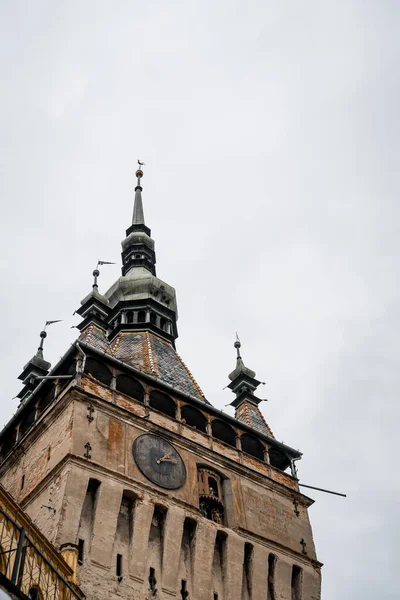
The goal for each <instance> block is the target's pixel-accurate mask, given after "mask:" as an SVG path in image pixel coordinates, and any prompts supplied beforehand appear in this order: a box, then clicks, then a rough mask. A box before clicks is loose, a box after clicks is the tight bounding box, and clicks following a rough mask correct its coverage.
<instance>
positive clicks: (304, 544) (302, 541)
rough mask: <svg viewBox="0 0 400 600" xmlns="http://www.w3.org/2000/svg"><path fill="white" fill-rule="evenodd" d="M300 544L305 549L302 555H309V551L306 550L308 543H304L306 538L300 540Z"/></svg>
mask: <svg viewBox="0 0 400 600" xmlns="http://www.w3.org/2000/svg"><path fill="white" fill-rule="evenodd" d="M300 544H301V545H302V547H303V549H302V551H301V553H302V554H307V550H306V546H307V544H306V542H305V541H304V538H301V540H300Z"/></svg>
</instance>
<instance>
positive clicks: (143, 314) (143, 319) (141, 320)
mask: <svg viewBox="0 0 400 600" xmlns="http://www.w3.org/2000/svg"><path fill="white" fill-rule="evenodd" d="M137 320H138V323H145V322H146V311H145V310H139V312H138V318H137Z"/></svg>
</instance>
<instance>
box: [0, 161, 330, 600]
mask: <svg viewBox="0 0 400 600" xmlns="http://www.w3.org/2000/svg"><path fill="white" fill-rule="evenodd" d="M136 177H137V185H136V188H135V200H134V210H133V218H132V224H131V225H130V226H129V228H128V229H127V231H126V236H125V238H124V240H123V242H122V274H121V276H120V277H119V279H118V280H117V281H116V282H115V283H114V285H112V286H111V288H110V289H109V290H108V291H107V292H105V293H104V294H102V293H100V291H99V287H98V278H99V274H100V273H99V271H98V269H96V270H95V271H94V273H93V275H94V283H93V286H92V289H91V291H90V293H89V294H88V295H87V296H86V297H85V298H84V299H83V300H82V302H81V306H80V307H79V309H78V311H77V312H78V314H79V315H80V316H81V318H82V320H81V323H80V325H79V326H78V328H79V330H80V335H79V338H78V339H77V340H76V342H75V343H74V344H72V346H71V347H70V348H69V349H68V350H67V351H66V353H65V354H64V356H63V357H62V358H61V360H60V361H59V362H58V363H57V364H56V365H55V366H54V367H53V368H51V365H50V363H48V362H47V361H46V360H45V359H44V348H43V341H44V337H45V335H42V341H41V344H40V348H39V351H38V353H37V354H36V355H35V356H34V357H33V358H32V359H31V361H30V362H29V363H27V365H26V366H25V367H24V370H23V372H22V374H21V379H22V380H23V384H24V386H23V389H22V391H21V392H20V394H19V397H20V399H21V404H20V407H19V409H18V411H17V412H16V414H15V415H14V417H13V418H12V419H11V421H10V422H9V423H8V424H7V425H6V426H5V427H4V429H3V431H2V432H1V434H0V445H1V449H0V481H1V483H2V484H3V485H4V486H5V487H6V488H7V490H8V491H9V492H10V493H11V494H12V495H13V496H14V497H15V499H16V500H17V501H18V502H20V503H21V505H22V507H23V508H24V509H25V511H26V512H27V513H28V514H29V515H30V516H31V517H32V519H33V520H34V522H35V524H36V525H37V526H38V527H39V528H40V529H41V531H42V532H43V533H44V534H45V535H46V536H47V538H48V539H49V540H50V541H51V542H53V544H54V545H55V546H56V547H57V548H60V549H61V551H62V552H63V554H64V556H65V557H66V558H67V560H68V562H69V564H70V566H71V567H72V568H73V569H74V571H75V573H76V577H77V581H78V583H79V585H80V587H81V589H82V590H83V592H84V593H85V594H86V596H87V599H88V600H105V599H106V598H107V599H110V600H112V599H117V598H123V599H126V600H128V599H129V600H145V599H146V600H152V599H160V600H161V599H173V598H176V599H178V600H182V599H183V600H185V599H187V600H317V599H319V598H320V568H321V563H319V562H318V560H317V558H316V553H315V548H314V542H313V537H312V531H311V526H310V522H309V518H308V509H309V507H310V506H311V505H312V503H313V500H311V499H310V498H309V497H307V496H305V495H304V494H302V493H301V492H300V489H299V484H298V480H297V476H296V469H295V466H294V465H295V461H297V460H299V459H300V458H301V453H300V452H299V451H298V450H295V449H294V448H292V447H290V446H288V445H285V444H283V443H281V442H279V441H277V440H276V438H275V437H274V435H273V433H272V431H271V429H270V427H269V425H268V424H267V422H266V421H265V418H264V416H263V414H262V413H261V411H260V408H259V403H260V402H261V400H260V399H259V398H258V397H257V396H256V390H257V387H258V386H259V384H260V381H258V380H257V378H256V374H255V372H254V371H252V370H251V369H249V368H248V367H246V366H245V364H244V362H243V359H242V357H241V350H240V348H241V345H240V342H239V340H237V341H236V342H235V348H236V352H237V356H236V364H235V368H234V370H233V371H232V373H231V374H230V375H229V378H230V383H229V386H228V387H229V388H230V389H231V391H232V392H233V394H234V399H233V401H232V405H233V406H234V408H235V416H234V417H232V416H229V415H227V414H225V413H223V412H221V411H220V410H218V409H216V408H215V407H214V406H213V405H212V404H211V402H210V401H209V400H208V399H206V398H205V396H204V394H203V392H202V391H201V389H200V387H199V385H198V384H197V382H196V380H195V379H194V377H193V376H192V374H191V372H190V371H189V369H188V368H187V366H186V365H185V363H184V362H183V360H182V359H181V357H180V356H179V354H178V353H177V351H176V347H175V341H176V339H177V337H178V329H177V320H178V312H177V303H176V295H175V289H174V288H173V287H172V286H170V285H169V284H167V283H165V282H164V281H162V280H161V279H159V278H158V277H157V274H156V254H155V244H154V240H153V238H152V237H151V231H150V229H149V227H148V226H147V225H146V224H145V219H144V211H143V202H142V183H141V182H142V178H143V171H142V170H141V168H140V169H138V171H137V172H136ZM42 592H43V597H45V591H44V590H42Z"/></svg>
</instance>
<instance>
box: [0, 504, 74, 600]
mask: <svg viewBox="0 0 400 600" xmlns="http://www.w3.org/2000/svg"><path fill="white" fill-rule="evenodd" d="M9 508H10V510H8V507H7V505H5V506H3V507H1V506H0V572H1V573H2V574H3V575H4V576H5V577H6V578H7V579H8V580H9V581H10V582H11V583H12V584H13V585H15V586H16V587H17V588H18V590H19V591H21V592H22V593H23V594H25V596H27V597H28V598H30V599H31V600H83V598H84V597H83V596H82V595H81V594H80V593H79V591H78V590H77V589H76V588H75V587H74V585H73V584H72V583H71V582H69V581H68V580H67V579H66V578H65V576H64V575H63V574H62V573H61V572H60V570H59V568H57V564H56V563H57V562H59V561H60V558H58V561H57V559H56V560H52V558H54V557H52V556H51V554H52V552H53V553H54V555H56V554H57V552H56V551H55V549H53V548H52V547H51V548H52V551H50V552H49V546H51V545H50V544H49V543H48V542H47V541H46V540H45V539H43V541H42V542H40V541H39V543H38V541H37V540H35V539H34V538H38V536H37V533H36V532H37V528H34V526H33V525H32V524H31V523H30V522H29V521H27V525H26V526H23V525H20V524H19V523H17V519H18V511H17V513H14V507H13V506H10V507H9ZM10 512H12V514H13V516H11V515H10ZM22 514H23V513H22ZM25 519H26V517H25ZM40 537H42V536H40Z"/></svg>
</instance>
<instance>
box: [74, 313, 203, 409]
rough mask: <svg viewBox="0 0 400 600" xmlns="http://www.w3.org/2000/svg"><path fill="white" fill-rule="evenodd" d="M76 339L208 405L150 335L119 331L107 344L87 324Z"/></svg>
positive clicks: (176, 359)
mask: <svg viewBox="0 0 400 600" xmlns="http://www.w3.org/2000/svg"><path fill="white" fill-rule="evenodd" d="M79 340H80V341H83V342H85V343H86V344H88V345H89V346H93V348H96V349H97V350H101V351H102V352H106V353H107V354H109V355H110V356H113V357H114V358H118V359H119V360H121V361H122V362H124V363H126V364H127V365H131V366H133V367H135V368H137V369H140V370H141V371H143V373H147V374H149V375H154V376H156V377H158V378H159V379H161V381H164V382H165V383H168V384H170V385H172V386H173V387H174V388H176V389H177V390H178V391H182V392H184V393H186V394H190V395H192V396H195V397H197V398H199V399H200V400H202V401H203V402H206V403H207V404H209V402H208V401H207V400H206V398H205V397H204V394H203V392H202V391H201V389H200V387H199V385H198V384H197V382H196V381H195V379H194V378H193V375H192V374H191V372H190V371H189V369H188V368H187V366H186V365H185V363H184V362H183V360H182V359H181V357H180V356H179V354H178V353H177V352H176V351H175V350H174V348H173V347H172V346H171V344H170V343H168V342H167V341H165V340H163V339H161V338H160V337H158V336H157V335H155V334H153V333H150V332H148V331H137V332H126V331H121V332H120V333H118V335H117V336H116V337H115V338H114V340H113V341H112V342H111V344H110V343H109V341H108V340H107V337H106V335H105V333H104V332H103V331H102V330H101V329H100V328H99V327H96V325H93V324H90V325H89V326H88V327H87V328H86V329H85V330H84V331H82V333H81V335H80V337H79Z"/></svg>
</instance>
